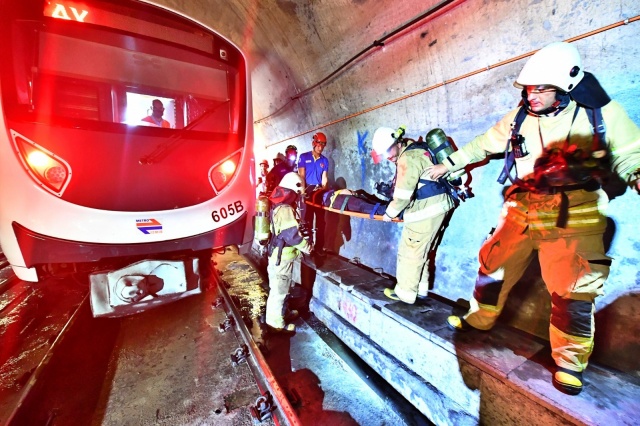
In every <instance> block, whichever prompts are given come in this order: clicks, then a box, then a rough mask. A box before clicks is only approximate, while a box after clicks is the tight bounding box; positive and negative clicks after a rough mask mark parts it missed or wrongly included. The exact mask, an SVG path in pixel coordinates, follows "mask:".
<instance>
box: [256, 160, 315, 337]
mask: <svg viewBox="0 0 640 426" xmlns="http://www.w3.org/2000/svg"><path fill="white" fill-rule="evenodd" d="M302 191H303V183H302V179H301V178H300V176H299V175H298V174H297V173H295V172H290V173H287V174H286V175H285V176H284V177H283V178H282V180H281V181H280V184H279V185H278V186H276V188H275V189H274V190H273V192H272V193H271V196H270V197H269V201H270V202H271V235H272V237H271V241H270V243H269V263H268V266H267V272H268V274H269V297H268V298H267V308H266V315H265V322H266V324H267V326H268V327H270V328H271V329H272V330H276V331H287V332H293V331H295V325H294V324H287V323H286V321H285V320H290V319H292V317H295V316H297V315H296V314H297V312H295V311H289V314H288V315H285V314H284V311H285V307H284V304H285V299H286V297H287V295H288V294H289V288H290V286H291V284H292V282H291V275H292V273H293V262H294V260H295V259H297V258H298V257H299V256H300V253H305V254H309V253H311V249H312V247H311V244H310V243H309V240H308V239H307V238H305V236H303V235H302V234H301V233H300V230H299V228H298V225H299V221H300V216H299V213H298V211H297V208H296V206H297V204H296V203H297V201H298V197H300V194H301V193H302Z"/></svg>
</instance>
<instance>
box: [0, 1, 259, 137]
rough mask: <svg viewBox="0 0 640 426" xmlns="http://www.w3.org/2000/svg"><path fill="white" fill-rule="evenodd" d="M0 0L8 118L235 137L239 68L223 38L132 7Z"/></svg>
mask: <svg viewBox="0 0 640 426" xmlns="http://www.w3.org/2000/svg"><path fill="white" fill-rule="evenodd" d="M4 3H7V4H10V6H8V7H9V9H10V11H11V13H9V14H8V15H9V16H10V18H9V19H8V20H5V19H3V22H4V23H5V24H7V25H8V27H5V30H3V31H4V32H5V34H6V35H7V36H8V40H7V38H5V46H8V48H7V49H10V50H11V54H10V57H9V58H8V59H9V60H6V61H5V60H3V61H2V62H3V64H4V65H0V66H2V68H3V69H2V91H3V105H4V109H5V113H6V114H7V115H8V116H9V117H10V118H11V119H15V120H17V121H22V122H24V121H29V122H34V123H35V122H37V123H45V124H50V125H54V126H63V127H73V128H96V126H101V128H102V129H103V130H113V131H118V130H119V131H130V130H131V127H144V128H147V129H149V130H145V131H143V132H146V133H148V132H159V133H158V134H165V135H168V136H171V135H172V134H173V135H174V136H175V134H177V133H179V132H182V131H192V132H204V133H213V134H217V135H218V137H220V134H226V135H234V136H235V137H234V138H233V139H234V140H235V141H234V142H235V143H234V145H235V144H237V143H238V142H239V141H241V140H242V137H241V135H240V134H239V133H242V132H243V131H244V130H243V129H244V128H245V126H246V122H245V119H246V117H245V110H246V96H245V95H246V94H245V93H244V85H243V82H244V79H245V78H246V76H245V75H244V73H245V68H244V67H245V65H244V62H243V59H242V56H241V54H240V53H239V52H238V51H237V49H236V48H235V47H234V46H232V45H230V44H229V43H227V42H226V40H224V39H222V38H221V37H218V36H217V35H215V34H213V33H212V32H209V31H206V30H204V29H203V28H201V27H199V26H198V25H196V24H192V23H190V22H189V21H187V20H185V19H182V18H181V17H176V15H173V14H169V13H167V12H166V11H163V10H160V9H158V8H155V7H149V5H143V6H141V5H138V4H137V3H136V2H127V3H125V4H124V5H123V2H115V1H113V2H112V1H89V2H67V1H56V2H50V1H44V2H42V1H33V0H32V1H24V2H4ZM3 9H5V10H6V9H7V6H3Z"/></svg>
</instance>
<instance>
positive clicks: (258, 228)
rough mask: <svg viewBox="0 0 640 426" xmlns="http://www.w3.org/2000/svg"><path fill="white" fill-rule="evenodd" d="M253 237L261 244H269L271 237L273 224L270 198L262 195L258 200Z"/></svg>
mask: <svg viewBox="0 0 640 426" xmlns="http://www.w3.org/2000/svg"><path fill="white" fill-rule="evenodd" d="M253 237H254V239H255V240H256V241H258V243H259V244H260V245H263V246H264V245H267V243H268V242H269V238H270V237H271V224H270V223H269V198H268V197H267V196H266V195H261V196H259V197H258V199H257V200H256V215H255V224H254V231H253Z"/></svg>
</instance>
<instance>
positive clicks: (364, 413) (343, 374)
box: [214, 250, 430, 425]
mask: <svg viewBox="0 0 640 426" xmlns="http://www.w3.org/2000/svg"><path fill="white" fill-rule="evenodd" d="M214 259H215V262H216V263H217V265H216V268H218V269H219V270H221V271H222V272H223V273H222V278H223V279H224V280H225V281H226V282H227V283H228V284H229V288H228V292H229V294H230V295H232V297H234V298H235V299H236V300H237V306H239V307H240V310H241V311H242V312H243V314H244V315H245V318H246V320H245V323H246V324H247V326H248V328H249V329H250V330H252V333H253V334H254V340H255V341H257V342H260V343H261V346H262V348H263V352H264V354H265V357H266V359H267V362H268V363H269V365H270V367H271V370H272V372H273V374H274V375H275V376H276V379H277V380H278V381H279V382H280V384H281V386H282V387H283V388H284V389H285V390H286V392H287V394H288V395H289V396H290V398H289V399H290V401H291V403H292V405H293V406H294V408H295V409H296V412H297V414H298V416H299V419H300V421H301V423H302V424H303V425H423V424H424V425H428V424H430V422H429V421H428V419H426V417H424V416H423V415H422V414H421V413H419V412H418V411H417V410H415V409H414V408H413V406H411V405H410V404H409V403H408V402H407V401H406V400H405V399H404V398H402V397H401V396H400V395H398V394H397V393H396V392H395V390H394V389H393V388H391V387H390V386H389V385H388V384H387V383H386V381H384V380H383V379H382V378H380V377H379V376H378V375H377V373H375V372H374V371H373V370H372V369H370V368H369V367H368V366H367V365H366V364H365V363H364V362H362V361H361V360H360V359H359V358H358V357H357V356H356V355H355V354H353V352H351V350H350V349H349V348H347V347H346V346H345V345H344V344H343V343H342V342H341V341H340V340H339V339H337V338H336V336H335V335H334V334H333V333H331V331H329V330H328V329H327V328H326V327H325V326H324V325H323V324H322V323H321V322H320V321H318V320H317V319H316V318H315V317H314V316H313V315H312V314H310V313H309V311H308V300H309V295H308V294H307V291H306V289H303V288H301V287H300V286H296V287H294V288H293V289H292V292H291V295H292V297H291V298H290V299H289V305H290V308H292V309H297V310H298V311H300V313H301V318H299V319H298V320H296V321H295V324H296V333H295V334H294V335H292V336H287V335H280V334H275V335H274V334H269V333H265V332H264V331H263V330H262V328H261V327H260V323H261V322H263V321H262V317H263V315H264V306H265V303H266V299H267V296H268V292H267V291H268V290H267V288H268V280H267V278H266V271H265V270H264V259H262V258H260V257H256V256H255V253H254V256H249V257H246V258H245V257H242V256H240V255H239V254H238V253H237V252H236V251H235V250H231V251H227V252H226V253H225V254H224V255H217V256H214ZM261 265H262V266H261Z"/></svg>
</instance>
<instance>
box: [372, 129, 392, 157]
mask: <svg viewBox="0 0 640 426" xmlns="http://www.w3.org/2000/svg"><path fill="white" fill-rule="evenodd" d="M395 132H396V131H395V129H392V128H390V127H379V128H378V129H377V130H376V131H375V132H374V133H373V141H372V142H371V148H372V150H373V152H372V153H371V156H372V157H373V161H374V162H375V163H376V164H378V163H379V162H380V160H382V158H386V152H387V151H388V150H389V148H391V145H393V144H394V143H395V142H396V138H395V137H394V136H393V134H394V133H395Z"/></svg>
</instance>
